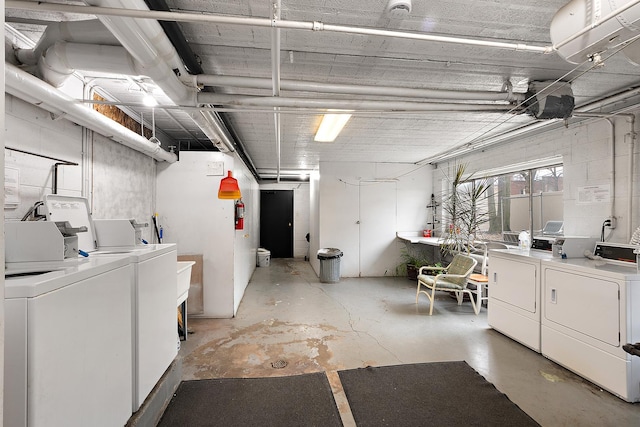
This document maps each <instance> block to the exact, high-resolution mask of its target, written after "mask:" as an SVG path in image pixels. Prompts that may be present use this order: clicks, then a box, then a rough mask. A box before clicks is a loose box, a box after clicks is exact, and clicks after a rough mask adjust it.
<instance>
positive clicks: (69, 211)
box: [44, 194, 98, 252]
mask: <svg viewBox="0 0 640 427" xmlns="http://www.w3.org/2000/svg"><path fill="white" fill-rule="evenodd" d="M44 207H45V214H46V215H47V221H67V222H69V224H71V226H72V227H74V228H76V227H82V226H85V227H87V231H86V232H81V233H77V236H78V249H80V250H82V251H85V252H94V251H96V250H97V248H98V245H97V242H96V238H95V228H94V226H93V220H92V218H91V214H90V213H89V202H88V201H87V199H86V198H84V197H75V196H62V195H60V194H47V195H45V196H44Z"/></svg>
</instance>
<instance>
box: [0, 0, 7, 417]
mask: <svg viewBox="0 0 640 427" xmlns="http://www.w3.org/2000/svg"><path fill="white" fill-rule="evenodd" d="M1 3H2V4H1V6H2V11H0V16H1V17H2V19H1V20H0V22H2V23H3V24H4V0H2V1H1ZM0 52H1V53H2V56H1V57H2V58H4V44H3V45H2V47H1V48H0ZM0 86H1V87H2V91H3V92H4V65H3V68H2V76H0ZM0 129H6V128H5V100H4V98H1V99H0ZM5 137H6V134H5V133H4V132H3V133H2V137H0V160H1V161H0V168H1V170H2V175H3V176H4V146H5ZM0 201H2V203H3V204H4V186H3V187H2V190H0ZM0 246H1V247H0V261H2V264H3V265H4V213H3V214H2V221H1V222H0ZM0 298H2V301H4V275H3V276H2V279H0ZM0 367H2V368H4V304H0ZM2 419H4V369H0V420H2ZM0 424H2V422H0Z"/></svg>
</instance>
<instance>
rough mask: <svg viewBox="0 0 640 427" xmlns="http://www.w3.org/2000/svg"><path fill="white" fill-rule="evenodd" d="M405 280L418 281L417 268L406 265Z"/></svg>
mask: <svg viewBox="0 0 640 427" xmlns="http://www.w3.org/2000/svg"><path fill="white" fill-rule="evenodd" d="M407 279H409V280H418V267H416V266H415V265H413V264H407Z"/></svg>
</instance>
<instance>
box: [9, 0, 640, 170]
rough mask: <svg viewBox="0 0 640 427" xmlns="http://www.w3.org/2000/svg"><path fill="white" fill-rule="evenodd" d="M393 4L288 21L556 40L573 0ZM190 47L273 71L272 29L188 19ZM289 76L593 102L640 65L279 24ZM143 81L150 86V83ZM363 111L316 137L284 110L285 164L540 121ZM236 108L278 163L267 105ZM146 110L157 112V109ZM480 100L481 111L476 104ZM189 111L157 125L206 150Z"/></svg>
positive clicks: (387, 151) (320, 4)
mask: <svg viewBox="0 0 640 427" xmlns="http://www.w3.org/2000/svg"><path fill="white" fill-rule="evenodd" d="M272 3H273V2H272V1H269V0H248V1H240V0H231V1H230V0H207V1H203V0H167V5H168V6H169V8H170V10H172V11H180V12H206V13H212V14H220V15H233V16H238V17H257V18H269V17H271V16H272V11H271V5H272ZM387 3H388V0H369V1H366V2H365V1H361V0H340V1H338V0H321V1H318V0H295V1H294V0H282V4H281V16H280V19H282V20H288V21H305V22H311V21H318V22H322V23H324V24H335V25H341V26H349V27H363V28H365V27H366V28H376V29H383V30H394V31H396V30H397V31H403V32H416V33H426V34H436V35H444V36H455V37H462V38H468V39H478V40H489V41H504V42H509V43H522V44H526V45H531V46H549V45H551V39H550V32H549V28H550V23H551V20H552V18H553V16H554V14H555V13H556V12H557V11H558V10H559V9H560V8H561V7H562V6H564V5H565V4H566V3H567V1H566V0H543V1H536V2H532V1H530V0H510V1H495V0H493V1H489V0H453V1H446V2H444V1H440V2H436V1H424V0H413V5H412V10H411V12H410V13H406V12H400V11H394V12H387V11H386V7H387ZM6 12H7V24H8V25H9V26H11V27H12V28H13V29H15V30H17V31H19V32H21V33H22V34H24V35H25V36H26V37H28V38H31V39H32V40H34V41H35V40H37V39H38V37H39V35H40V33H41V32H42V30H43V28H44V26H43V25H41V24H43V22H38V21H34V20H35V19H38V20H43V21H47V20H48V21H59V20H69V19H79V18H81V19H87V17H86V16H83V15H64V14H62V13H48V14H43V13H33V12H24V11H19V10H15V9H8V10H7V11H6ZM179 27H180V29H181V30H182V32H183V34H184V36H185V38H186V40H187V42H188V44H189V45H190V47H191V49H192V50H193V52H194V53H195V54H196V55H197V58H198V59H199V61H201V66H202V69H203V71H204V73H205V74H212V75H225V76H244V77H260V78H265V79H271V78H272V69H273V67H272V39H271V37H272V33H273V32H274V30H273V29H271V28H264V27H256V26H246V25H228V24H215V23H188V22H180V23H179ZM280 34H281V42H280V78H281V79H283V80H302V81H311V82H322V83H339V84H346V85H372V86H393V87H406V88H428V89H446V90H454V91H491V92H499V91H503V90H504V89H505V87H506V86H505V82H508V83H509V84H510V85H512V87H513V91H514V92H519V93H524V92H526V90H527V86H528V83H529V82H530V81H547V80H556V79H561V80H564V81H570V82H571V84H572V89H573V93H574V96H575V101H576V106H581V105H586V104H588V103H591V102H594V101H596V100H599V99H601V98H603V97H605V96H610V95H612V94H616V93H618V92H621V91H625V90H627V89H630V88H632V87H635V86H638V85H640V77H639V76H638V74H639V71H640V69H639V68H638V67H636V66H634V65H632V64H630V63H629V62H628V61H627V60H626V59H625V58H624V57H623V56H622V55H621V54H615V55H612V56H611V57H610V58H608V59H607V60H606V61H605V65H604V66H603V67H593V63H586V64H582V65H579V66H578V65H575V64H571V63H569V62H567V61H565V60H564V59H562V58H561V57H560V56H559V55H558V54H557V53H549V54H544V53H537V52H527V51H517V50H513V49H498V48H494V47H482V46H471V45H464V44H450V43H441V42H433V41H422V40H410V39H405V38H395V37H389V36H378V35H359V34H350V33H340V32H332V31H309V30H297V29H282V30H280ZM95 81H96V83H97V85H98V86H100V87H102V88H103V89H104V91H105V93H106V94H107V95H108V96H109V97H110V98H111V99H113V100H117V101H119V102H123V103H129V102H132V103H135V102H139V96H140V92H139V91H135V90H133V91H132V83H131V81H130V80H127V79H124V78H123V79H113V78H109V79H104V78H100V77H97V80H95ZM143 83H144V82H143ZM212 90H213V91H215V92H216V93H219V94H232V95H257V96H264V97H271V96H272V95H273V93H272V92H273V91H272V89H249V88H241V87H230V86H218V87H214V88H212ZM280 96H281V97H286V98H305V99H311V98H329V99H335V100H341V99H347V100H382V101H385V102H387V103H389V102H394V101H412V102H427V101H430V100H428V99H417V98H408V97H389V96H380V95H345V94H327V93H324V94H321V93H312V92H300V91H290V90H284V89H282V90H281V92H280ZM388 105H389V107H384V108H382V109H380V108H376V109H371V108H369V109H361V110H358V111H356V112H355V113H354V115H353V116H352V118H351V119H350V121H349V122H348V124H347V126H346V127H345V129H344V130H343V132H342V133H341V134H340V135H339V136H338V138H337V139H336V141H335V142H332V143H318V142H314V141H313V136H314V134H315V131H316V130H317V127H318V125H319V123H320V119H321V110H319V109H317V108H316V109H300V108H297V109H296V108H283V112H282V113H281V114H280V118H281V119H280V120H281V126H282V127H281V129H282V131H281V146H280V161H279V165H280V168H281V169H282V170H283V171H286V170H295V171H297V170H307V169H313V168H315V167H317V165H318V162H319V161H374V162H404V163H415V162H420V161H422V160H424V159H427V160H433V159H434V158H436V157H437V156H439V155H442V154H445V153H448V152H450V150H452V149H453V148H455V147H462V146H465V144H469V143H472V142H475V141H479V140H482V139H483V138H487V137H491V136H492V135H497V134H500V133H503V132H505V131H507V130H509V129H515V128H518V127H521V126H523V125H526V124H529V123H533V122H535V119H534V118H533V117H531V116H529V115H527V114H513V113H505V112H486V111H483V109H484V107H483V105H477V111H471V112H407V111H401V110H400V111H389V108H390V106H391V105H392V104H388ZM222 107H227V109H226V110H224V112H222V113H221V114H222V116H223V117H224V119H225V120H226V122H227V124H228V125H229V127H230V129H232V131H233V134H234V136H235V137H236V138H237V139H238V140H239V142H241V144H242V146H244V148H245V149H246V152H247V154H248V156H249V157H250V159H251V160H252V162H253V164H254V165H255V167H256V168H257V169H258V170H259V171H261V172H262V175H263V176H267V174H266V173H265V172H264V171H266V170H270V169H275V168H276V167H277V166H278V151H277V146H276V131H275V129H276V126H275V119H274V113H273V109H272V108H271V109H270V108H268V107H238V106H235V107H232V108H231V109H229V107H230V106H228V105H227V106H224V105H223V106H222ZM130 108H131V109H132V110H133V111H143V113H144V116H145V117H146V118H147V119H148V118H149V117H150V112H149V110H145V109H141V108H134V107H130ZM474 108H475V107H474ZM188 113H189V111H180V110H179V109H171V110H163V109H157V110H156V126H157V127H158V129H159V133H160V130H162V135H163V137H164V138H165V139H169V140H171V142H170V143H168V144H167V145H176V144H177V143H181V147H185V146H187V145H190V146H191V147H192V148H199V147H203V146H207V145H208V144H207V143H206V141H205V140H206V137H205V136H204V134H203V133H202V131H200V130H199V129H198V127H197V126H195V124H194V123H192V122H191V120H190V119H189V115H188Z"/></svg>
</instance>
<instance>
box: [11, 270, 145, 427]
mask: <svg viewBox="0 0 640 427" xmlns="http://www.w3.org/2000/svg"><path fill="white" fill-rule="evenodd" d="M132 269H133V267H132V266H131V265H130V263H129V260H128V259H126V258H91V259H84V260H78V259H77V258H75V259H67V260H64V261H59V262H42V263H40V262H29V263H15V264H9V265H7V269H6V270H5V365H4V402H5V404H4V425H7V426H47V427H48V426H88V425H91V426H116V425H124V424H125V423H126V422H127V420H128V419H129V418H130V416H131V412H132V411H131V399H132V388H131V384H132V378H133V374H132V364H131V354H132V340H131V339H132V327H131V320H130V319H131V316H132V290H133V287H132V272H131V270H132Z"/></svg>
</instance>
